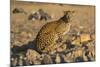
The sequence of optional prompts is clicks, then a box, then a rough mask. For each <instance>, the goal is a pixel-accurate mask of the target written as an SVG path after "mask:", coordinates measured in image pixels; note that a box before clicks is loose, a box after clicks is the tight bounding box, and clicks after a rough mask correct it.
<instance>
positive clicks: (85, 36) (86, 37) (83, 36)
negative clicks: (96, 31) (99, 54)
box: [80, 33, 91, 42]
mask: <svg viewBox="0 0 100 67" xmlns="http://www.w3.org/2000/svg"><path fill="white" fill-rule="evenodd" d="M80 39H81V42H87V41H89V40H91V37H90V34H85V33H84V34H81V35H80Z"/></svg>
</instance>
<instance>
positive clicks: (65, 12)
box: [60, 11, 74, 23]
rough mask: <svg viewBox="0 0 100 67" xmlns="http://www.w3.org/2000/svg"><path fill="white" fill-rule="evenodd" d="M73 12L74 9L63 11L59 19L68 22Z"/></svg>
mask: <svg viewBox="0 0 100 67" xmlns="http://www.w3.org/2000/svg"><path fill="white" fill-rule="evenodd" d="M72 13H74V11H64V16H63V17H61V18H60V20H63V21H64V22H66V23H68V22H69V21H70V16H71V14H72Z"/></svg>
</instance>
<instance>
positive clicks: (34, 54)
mask: <svg viewBox="0 0 100 67" xmlns="http://www.w3.org/2000/svg"><path fill="white" fill-rule="evenodd" d="M39 56H40V54H39V53H38V52H36V51H35V50H32V49H28V50H27V53H26V57H27V60H28V61H29V62H30V64H34V61H36V60H37V57H39Z"/></svg>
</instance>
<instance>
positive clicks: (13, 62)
mask: <svg viewBox="0 0 100 67" xmlns="http://www.w3.org/2000/svg"><path fill="white" fill-rule="evenodd" d="M17 60H18V59H17V58H12V59H11V62H12V64H11V65H12V66H13V67H16V65H17V63H18V61H17Z"/></svg>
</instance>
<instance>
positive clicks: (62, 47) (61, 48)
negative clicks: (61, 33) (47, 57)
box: [57, 44, 67, 52]
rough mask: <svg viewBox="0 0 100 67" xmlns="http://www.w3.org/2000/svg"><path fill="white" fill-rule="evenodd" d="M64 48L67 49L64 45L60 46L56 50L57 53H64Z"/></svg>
mask: <svg viewBox="0 0 100 67" xmlns="http://www.w3.org/2000/svg"><path fill="white" fill-rule="evenodd" d="M66 47H67V46H66V44H63V45H62V46H60V47H58V48H57V52H62V51H65V50H66Z"/></svg>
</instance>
